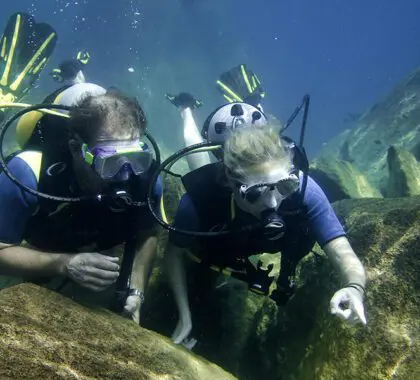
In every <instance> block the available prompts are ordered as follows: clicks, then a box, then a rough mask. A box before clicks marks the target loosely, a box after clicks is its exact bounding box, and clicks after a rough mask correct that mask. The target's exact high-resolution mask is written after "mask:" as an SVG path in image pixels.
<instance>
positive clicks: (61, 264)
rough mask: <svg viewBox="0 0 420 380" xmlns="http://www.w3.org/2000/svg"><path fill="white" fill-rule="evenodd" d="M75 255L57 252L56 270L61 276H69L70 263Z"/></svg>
mask: <svg viewBox="0 0 420 380" xmlns="http://www.w3.org/2000/svg"><path fill="white" fill-rule="evenodd" d="M73 256H74V255H70V254H68V253H59V254H57V260H56V272H57V274H58V275H59V276H62V277H67V276H68V264H69V262H70V259H71V258H72V257H73Z"/></svg>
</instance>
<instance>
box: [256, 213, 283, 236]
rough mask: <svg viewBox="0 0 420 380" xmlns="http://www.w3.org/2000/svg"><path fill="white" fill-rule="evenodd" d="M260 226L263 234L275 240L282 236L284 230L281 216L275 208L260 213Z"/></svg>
mask: <svg viewBox="0 0 420 380" xmlns="http://www.w3.org/2000/svg"><path fill="white" fill-rule="evenodd" d="M261 221H262V226H263V228H264V235H265V236H267V238H268V239H269V240H277V239H280V238H282V237H283V236H284V233H285V232H286V225H285V223H284V220H283V218H282V217H281V216H280V215H279V214H278V213H277V211H276V210H273V209H269V210H266V211H263V212H262V214H261Z"/></svg>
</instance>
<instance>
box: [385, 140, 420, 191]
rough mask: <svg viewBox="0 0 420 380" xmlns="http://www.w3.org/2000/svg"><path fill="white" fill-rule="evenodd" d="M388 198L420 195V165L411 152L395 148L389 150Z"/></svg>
mask: <svg viewBox="0 0 420 380" xmlns="http://www.w3.org/2000/svg"><path fill="white" fill-rule="evenodd" d="M387 161H388V169H389V177H388V186H387V191H386V195H387V197H408V196H413V195H420V163H419V162H418V161H417V160H416V158H415V157H414V156H413V154H411V153H410V152H409V151H407V150H405V149H401V148H396V147H394V146H391V147H389V149H388V156H387Z"/></svg>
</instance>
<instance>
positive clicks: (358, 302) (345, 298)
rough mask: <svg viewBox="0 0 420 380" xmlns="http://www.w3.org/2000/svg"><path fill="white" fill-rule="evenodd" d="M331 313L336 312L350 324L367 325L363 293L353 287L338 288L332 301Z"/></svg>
mask: <svg viewBox="0 0 420 380" xmlns="http://www.w3.org/2000/svg"><path fill="white" fill-rule="evenodd" d="M330 308H331V314H336V315H337V316H338V317H340V318H341V319H344V320H345V321H346V322H347V323H349V324H356V323H363V324H364V325H366V323H367V322H366V316H365V308H364V306H363V293H362V292H361V291H359V290H357V289H355V288H353V287H347V288H342V289H340V290H338V291H337V292H336V293H335V294H334V296H333V297H332V299H331V302H330Z"/></svg>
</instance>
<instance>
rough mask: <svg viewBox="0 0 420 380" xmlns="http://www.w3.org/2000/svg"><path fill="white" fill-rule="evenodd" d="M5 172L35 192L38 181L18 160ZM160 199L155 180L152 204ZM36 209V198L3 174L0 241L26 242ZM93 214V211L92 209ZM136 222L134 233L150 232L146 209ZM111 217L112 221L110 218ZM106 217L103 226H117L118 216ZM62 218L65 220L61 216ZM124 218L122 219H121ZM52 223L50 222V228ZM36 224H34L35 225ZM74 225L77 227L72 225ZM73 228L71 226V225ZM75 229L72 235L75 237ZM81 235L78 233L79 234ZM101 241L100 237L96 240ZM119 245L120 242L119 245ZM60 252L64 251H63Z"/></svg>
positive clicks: (158, 185) (151, 223) (150, 225)
mask: <svg viewBox="0 0 420 380" xmlns="http://www.w3.org/2000/svg"><path fill="white" fill-rule="evenodd" d="M8 168H9V170H10V172H11V173H12V174H13V176H14V177H16V178H17V179H18V180H19V181H20V182H22V183H23V184H25V185H27V186H28V187H30V188H32V189H37V188H38V181H37V179H36V177H35V174H34V172H33V170H32V169H31V167H30V166H29V165H28V164H27V163H26V162H25V161H24V160H23V159H21V158H19V157H14V158H13V159H11V160H10V162H9V163H8ZM161 196H162V183H161V180H159V181H158V182H157V184H156V187H155V200H156V201H159V200H160V198H161ZM38 209H39V202H38V198H37V197H35V196H33V195H31V194H29V193H28V192H25V191H24V190H22V189H21V188H20V187H18V186H17V185H15V184H14V183H13V182H12V181H10V179H9V178H8V177H7V176H6V175H5V174H4V173H1V174H0V241H1V242H3V243H8V244H19V243H20V242H21V241H22V240H24V239H26V232H27V228H28V225H29V224H30V222H31V221H32V219H33V218H34V214H35V213H36V212H37V210H38ZM89 210H90V208H89V206H87V208H85V209H84V211H85V214H86V219H89V217H91V219H93V222H91V223H90V225H92V224H95V223H96V224H99V221H98V220H96V221H95V220H94V218H95V215H94V213H95V212H94V211H93V210H92V212H91V214H92V215H89ZM94 210H96V209H94ZM139 213H141V215H140V218H139V219H136V222H137V221H138V222H139V224H138V225H137V226H136V228H137V229H138V230H144V229H149V228H152V227H153V226H154V225H155V221H154V219H153V218H152V217H151V215H150V212H149V210H148V209H143V208H142V209H141V210H140V212H139ZM113 214H115V218H114V217H113ZM106 215H107V216H109V218H110V219H109V220H106V222H104V223H103V224H107V223H112V222H116V224H121V223H120V220H121V219H116V218H117V217H118V218H121V213H111V212H108V213H107V214H106ZM64 218H66V216H64ZM122 218H124V217H122ZM54 223H55V222H54V221H52V224H54ZM35 224H36V223H35ZM76 225H77V224H76ZM72 227H74V225H72ZM76 232H77V231H76V229H75V231H74V233H75V234H76ZM80 232H81V233H83V231H79V233H80ZM68 234H69V236H70V239H72V237H71V235H72V234H73V229H71V231H68ZM48 238H52V236H48V234H47V236H46V239H48ZM99 239H101V237H99ZM121 242H122V241H121ZM62 249H66V248H65V247H63V248H62Z"/></svg>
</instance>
